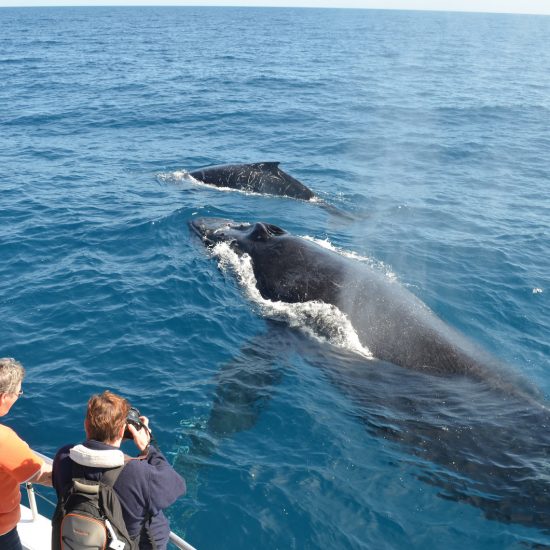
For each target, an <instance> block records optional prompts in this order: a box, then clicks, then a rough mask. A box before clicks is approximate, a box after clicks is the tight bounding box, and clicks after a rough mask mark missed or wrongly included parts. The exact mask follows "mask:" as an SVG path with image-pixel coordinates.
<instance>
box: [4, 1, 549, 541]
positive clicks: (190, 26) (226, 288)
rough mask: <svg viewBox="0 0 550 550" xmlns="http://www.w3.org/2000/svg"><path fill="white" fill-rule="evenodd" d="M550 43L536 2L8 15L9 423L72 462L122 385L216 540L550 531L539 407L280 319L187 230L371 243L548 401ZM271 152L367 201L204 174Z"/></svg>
mask: <svg viewBox="0 0 550 550" xmlns="http://www.w3.org/2000/svg"><path fill="white" fill-rule="evenodd" d="M549 35H550V17H542V16H541V17H538V16H519V15H517V16H511V15H481V14H477V15H474V14H456V13H428V12H426V13H420V12H418V13H414V12H390V11H368V10H364V11H361V10H328V9H327V10H314V9H252V8H246V9H245V8H49V9H8V8H4V9H0V74H1V79H0V192H1V208H0V258H1V262H0V318H1V319H2V323H1V329H0V356H14V357H17V358H19V360H21V361H22V362H23V363H24V365H25V366H26V369H27V378H26V381H25V384H24V390H25V396H24V397H23V398H21V399H20V400H19V401H18V402H17V404H16V406H15V407H14V408H13V409H12V411H11V412H10V414H9V415H8V416H7V417H5V418H4V419H3V421H5V422H6V423H7V424H9V425H10V426H12V427H14V428H15V429H16V431H17V432H18V433H20V434H21V435H22V436H23V437H24V438H25V439H26V440H27V441H29V442H30V444H31V445H32V446H34V447H35V448H37V449H38V450H41V451H42V452H45V453H47V454H50V455H53V454H54V453H55V451H56V449H57V448H58V447H59V446H61V445H62V444H65V443H68V442H72V441H74V442H77V441H79V440H80V439H81V438H82V437H83V416H84V412H85V404H86V401H87V399H88V397H89V396H90V395H91V394H92V393H94V392H98V391H102V390H103V389H106V388H110V389H112V390H113V391H117V392H120V393H122V394H123V395H125V396H126V397H128V398H129V399H130V400H131V402H132V403H133V404H135V405H136V406H138V407H139V409H140V410H141V411H142V412H143V413H144V414H147V415H148V416H149V417H150V419H151V424H152V426H153V427H154V431H155V434H156V436H157V439H158V441H159V444H160V446H161V448H162V449H163V451H164V452H165V453H166V455H167V457H169V459H170V461H171V462H172V463H173V464H174V466H175V467H176V469H177V470H178V471H179V472H180V473H181V474H182V475H183V476H185V477H186V479H187V482H188V488H189V491H188V495H187V496H186V497H184V498H183V499H181V500H180V501H179V502H178V503H176V504H175V505H174V506H173V507H172V508H171V509H170V510H169V515H170V519H171V525H172V529H173V530H174V531H175V532H176V533H178V534H180V535H182V536H184V537H185V538H186V539H187V540H189V542H191V543H192V544H193V545H195V546H196V547H197V548H198V549H199V550H207V549H220V548H224V549H228V550H231V549H242V548H247V549H248V548H249V549H257V548H258V549H259V548H269V549H283V548H284V549H290V548H292V549H301V550H302V549H316V548H338V549H367V548H369V549H370V548H377V549H383V548H388V549H394V548H415V549H423V548H445V549H449V550H453V549H457V550H458V549H463V548H476V549H477V548H479V549H503V548H510V549H511V548H525V547H535V546H536V547H539V546H537V545H541V546H550V446H549V444H550V425H548V424H547V423H546V417H545V416H544V415H541V414H540V413H539V412H538V411H535V410H534V407H533V406H532V405H531V404H525V403H516V402H515V401H514V400H513V399H509V398H508V397H507V396H503V395H501V394H499V393H498V392H495V391H493V390H491V388H487V387H484V386H483V384H481V383H480V382H476V381H472V380H463V379H460V378H458V379H457V378H452V377H449V378H445V377H444V378H440V377H434V376H429V375H426V374H421V373H418V372H416V373H415V372H412V371H405V369H402V368H399V367H394V366H392V365H387V364H383V363H381V362H379V361H376V360H370V361H369V360H366V359H365V358H364V357H361V356H360V355H357V354H355V353H354V352H352V351H350V350H349V349H348V347H349V346H347V345H346V344H345V343H344V344H342V343H341V342H338V341H336V339H335V338H333V337H332V333H331V330H332V329H334V320H332V322H333V325H332V329H331V330H328V334H327V333H323V334H320V333H319V324H318V323H317V324H316V323H315V322H313V321H312V318H313V317H314V316H313V317H308V316H305V317H304V316H300V315H297V314H296V311H295V310H293V309H292V308H291V307H290V306H289V307H288V308H287V310H286V311H284V312H283V313H282V314H281V313H280V312H279V313H278V314H275V313H273V311H272V310H271V309H270V308H269V304H267V306H266V304H265V303H260V302H259V301H258V300H255V299H254V296H253V292H252V291H253V282H252V283H251V282H250V281H248V283H246V282H239V278H238V277H235V276H234V271H235V268H232V267H231V266H229V265H227V262H225V263H224V262H222V265H221V266H218V264H219V263H220V260H219V259H217V258H213V257H212V255H211V254H209V253H208V252H207V251H206V250H205V249H204V247H203V246H202V244H201V242H200V241H199V239H198V238H197V237H196V236H195V235H193V234H192V233H191V232H190V230H189V228H188V226H187V222H188V221H189V220H190V219H192V218H193V217H195V216H198V215H205V216H212V215H213V216H222V217H229V218H235V219H238V220H243V221H255V220H264V221H269V222H270V223H275V224H277V225H280V226H281V227H283V228H285V229H287V230H289V231H291V232H292V233H295V234H297V235H302V236H307V237H309V238H313V239H316V240H317V241H319V242H321V241H325V246H333V247H335V248H337V249H339V250H341V251H345V252H351V253H354V254H356V255H357V256H358V257H359V258H361V259H363V260H365V259H368V261H370V262H371V263H372V264H374V266H375V268H376V269H380V270H381V271H382V272H384V273H385V274H386V276H387V277H389V278H396V279H397V280H398V281H399V282H400V283H401V284H402V285H404V286H406V287H407V288H408V289H409V290H411V291H412V292H413V293H414V294H416V295H417V296H418V297H419V298H421V299H422V300H423V301H424V302H425V303H426V304H427V305H428V306H429V307H430V308H432V309H433V310H434V311H435V312H436V313H437V314H438V315H439V316H440V317H442V318H443V319H444V320H445V321H447V322H448V323H449V324H450V325H452V326H454V327H455V328H457V329H459V330H460V331H462V332H464V333H465V334H466V335H467V336H468V337H469V338H471V339H472V340H473V341H475V342H476V343H477V344H479V345H480V346H482V347H484V348H486V349H487V350H488V351H489V352H491V353H492V354H494V355H495V356H496V357H498V358H499V360H501V361H502V362H503V363H505V364H507V365H509V368H510V370H512V371H513V373H514V374H515V375H516V376H517V377H518V378H519V379H521V380H522V381H523V382H525V383H526V384H531V385H533V386H535V387H537V388H538V389H539V390H540V392H541V394H542V395H543V398H546V399H550V342H549V336H550V321H549V315H548V313H549V305H550V302H549V298H548V297H549V295H550V232H549V228H550V186H549V182H550V130H549V127H550V125H549V122H550V49H549V48H548V46H547V42H548V36H549ZM264 160H270V161H280V162H281V167H282V168H283V169H285V170H286V171H287V172H289V173H290V174H292V175H293V176H295V177H296V178H298V179H300V180H301V181H303V182H304V183H305V184H307V185H308V186H309V187H311V188H312V189H314V190H315V192H316V193H317V194H318V195H319V196H320V197H321V198H322V199H323V200H325V201H326V202H328V203H330V204H332V205H334V206H336V207H337V208H339V209H340V210H342V211H345V212H348V213H349V214H350V215H351V216H350V219H347V218H342V217H339V216H337V215H334V214H332V213H331V212H329V211H327V210H326V209H324V208H322V207H321V206H320V205H319V204H314V203H307V202H304V201H296V200H291V199H284V198H276V197H269V196H259V195H248V194H244V193H240V192H227V191H220V190H217V189H214V188H209V187H206V186H202V185H197V184H196V183H194V182H193V181H191V180H190V179H189V178H188V177H187V176H186V171H189V170H192V169H195V168H198V167H200V166H203V165H207V164H215V163H226V162H255V161H264ZM358 261H360V260H359V259H358ZM329 325H330V323H329ZM345 330H347V331H348V332H349V327H348V328H347V329H345ZM221 404H223V405H224V406H223V407H222V406H221ZM213 419H214V420H213ZM213 425H217V426H218V429H217V430H213V429H212V426H213ZM45 511H47V510H45ZM50 513H51V510H50Z"/></svg>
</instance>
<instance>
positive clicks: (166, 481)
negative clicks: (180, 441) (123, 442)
mask: <svg viewBox="0 0 550 550" xmlns="http://www.w3.org/2000/svg"><path fill="white" fill-rule="evenodd" d="M139 419H140V420H141V422H142V423H143V425H144V426H145V428H141V430H136V428H135V427H134V426H132V425H129V426H128V429H129V431H130V432H131V434H132V436H133V438H134V443H135V444H136V447H137V448H138V449H139V450H140V452H141V456H142V457H143V458H144V460H146V461H147V467H148V473H147V476H148V478H149V491H150V502H151V507H152V509H153V510H152V511H153V512H154V513H157V512H158V510H163V509H164V508H167V507H168V506H170V504H172V503H173V502H175V501H176V499H177V498H178V497H180V496H182V495H184V494H185V491H186V486H185V480H184V479H183V478H182V477H181V476H180V475H179V474H178V473H177V472H176V470H174V468H172V466H171V465H170V464H169V462H168V461H167V460H166V458H165V457H164V455H163V454H162V453H161V452H160V450H158V449H156V448H155V447H153V446H151V430H150V429H149V419H148V418H147V417H146V416H140V417H139Z"/></svg>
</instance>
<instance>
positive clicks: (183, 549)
mask: <svg viewBox="0 0 550 550" xmlns="http://www.w3.org/2000/svg"><path fill="white" fill-rule="evenodd" d="M33 452H34V453H35V454H36V455H38V456H39V457H40V458H42V460H44V462H46V463H47V464H52V463H53V460H52V459H51V458H50V457H49V456H46V455H43V454H42V453H39V452H38V451H35V450H34V449H33ZM26 489H27V497H28V498H29V508H30V509H31V514H32V520H33V521H35V520H36V519H37V518H38V516H39V513H38V506H37V505H36V494H35V492H34V487H33V484H32V483H29V482H27V483H26ZM170 542H171V543H172V544H173V545H174V546H177V547H178V548H180V550H196V548H195V547H194V546H191V545H190V544H189V543H188V542H187V541H185V540H183V539H182V538H181V537H178V535H176V533H174V532H172V531H170Z"/></svg>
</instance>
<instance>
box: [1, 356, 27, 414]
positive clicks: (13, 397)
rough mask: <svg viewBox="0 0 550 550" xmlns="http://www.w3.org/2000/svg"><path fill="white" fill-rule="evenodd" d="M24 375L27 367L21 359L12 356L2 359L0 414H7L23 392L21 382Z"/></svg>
mask: <svg viewBox="0 0 550 550" xmlns="http://www.w3.org/2000/svg"><path fill="white" fill-rule="evenodd" d="M24 376H25V369H24V368H23V365H22V364H21V363H20V362H19V361H16V360H15V359H12V358H11V357H4V358H2V359H0V416H4V415H5V414H7V413H8V411H9V410H10V409H11V407H12V405H13V404H14V403H15V402H16V401H17V398H18V397H19V396H20V395H21V394H22V393H23V392H22V391H21V383H22V382H23V378H24Z"/></svg>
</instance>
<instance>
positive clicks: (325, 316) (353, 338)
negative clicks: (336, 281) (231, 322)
mask: <svg viewBox="0 0 550 550" xmlns="http://www.w3.org/2000/svg"><path fill="white" fill-rule="evenodd" d="M212 254H213V255H214V256H215V257H216V258H218V265H219V267H220V269H222V270H223V271H227V270H230V271H232V272H233V273H234V274H235V276H236V277H237V280H238V282H239V284H240V285H241V287H242V288H243V289H244V291H245V293H246V295H247V297H248V299H249V300H250V301H252V302H253V303H255V304H256V305H257V306H258V307H259V308H260V311H261V313H262V315H264V316H265V317H268V318H271V319H277V320H282V321H285V322H287V323H288V324H289V325H290V326H291V327H295V328H299V329H301V330H303V331H305V332H306V333H308V334H309V335H310V336H312V337H313V338H317V339H318V340H320V341H326V342H329V343H330V344H332V345H334V346H337V347H340V348H344V349H347V350H349V351H352V352H354V353H357V354H360V355H362V356H363V357H365V358H367V359H372V358H373V355H372V353H371V351H370V350H369V349H368V348H366V347H365V346H363V345H361V342H360V341H359V337H358V336H357V333H356V332H355V329H354V328H353V326H352V324H351V323H350V321H349V319H348V318H347V316H346V315H345V314H344V313H342V312H341V311H340V310H339V309H338V308H337V307H336V306H333V305H332V304H325V303H323V302H318V301H310V302H304V303H301V302H300V303H288V302H281V301H277V302H274V301H271V300H266V299H265V298H263V297H262V295H261V294H260V292H259V290H258V287H257V285H256V277H255V276H254V270H253V268H252V262H251V260H250V256H249V255H248V254H243V255H242V256H239V255H237V254H236V253H235V252H234V251H233V250H232V249H231V248H230V246H229V244H228V243H226V242H223V243H218V244H216V245H215V246H214V247H213V249H212Z"/></svg>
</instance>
